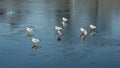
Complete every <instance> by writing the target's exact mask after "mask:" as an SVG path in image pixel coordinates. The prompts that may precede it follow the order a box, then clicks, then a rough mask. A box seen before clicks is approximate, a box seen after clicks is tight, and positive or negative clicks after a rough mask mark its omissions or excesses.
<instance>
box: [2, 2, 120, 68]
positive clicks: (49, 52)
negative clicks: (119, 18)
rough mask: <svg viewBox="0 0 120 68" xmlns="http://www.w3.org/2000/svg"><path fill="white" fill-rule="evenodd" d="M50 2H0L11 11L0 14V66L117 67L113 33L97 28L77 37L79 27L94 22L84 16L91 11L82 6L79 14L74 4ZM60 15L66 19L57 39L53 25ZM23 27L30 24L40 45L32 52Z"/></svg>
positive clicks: (117, 50)
mask: <svg viewBox="0 0 120 68" xmlns="http://www.w3.org/2000/svg"><path fill="white" fill-rule="evenodd" d="M51 3H52V2H51ZM51 3H49V4H48V3H40V4H39V3H27V4H23V3H21V2H18V3H17V4H16V3H14V5H16V6H12V5H13V3H12V5H11V3H9V4H7V6H6V5H3V4H4V3H1V4H0V5H2V7H1V8H5V11H6V10H7V11H12V12H13V13H11V12H8V13H7V14H6V13H3V14H2V15H0V22H1V23H0V39H1V40H0V68H33V67H35V68H39V67H41V68H80V67H82V68H119V67H120V59H119V58H120V48H119V46H120V42H119V41H120V39H118V38H116V37H115V38H114V36H112V35H116V33H115V34H114V33H113V34H111V35H109V32H107V31H105V32H104V33H103V32H102V30H101V32H100V31H99V30H98V31H97V34H96V35H95V36H90V35H88V36H87V38H86V40H84V41H83V40H81V39H80V32H79V28H80V27H85V28H86V29H87V30H89V24H90V23H91V22H95V20H94V17H91V16H90V15H88V14H89V13H91V14H93V12H92V11H94V10H89V9H87V8H86V9H84V10H82V12H81V13H79V11H80V9H77V8H78V6H80V5H79V4H77V3H76V4H73V3H70V4H66V5H64V6H65V7H66V8H62V6H55V5H56V4H54V3H52V4H51ZM11 6H12V7H11ZM70 6H71V8H70ZM68 7H69V8H68ZM85 7H89V5H87V6H85ZM79 8H82V7H79ZM89 8H90V7H89ZM86 10H87V11H86ZM90 11H91V12H90ZM88 12H89V13H88ZM87 13H88V14H87ZM79 14H80V16H79ZM93 15H94V14H93ZM62 16H66V17H67V18H69V24H68V26H67V27H66V28H65V30H64V31H63V36H62V40H61V41H59V42H58V41H57V40H56V38H55V30H54V26H56V25H60V23H61V21H62V20H61V18H62ZM91 18H92V21H91ZM96 25H99V24H96ZM27 26H31V27H33V29H34V31H33V32H32V35H33V36H34V37H37V38H39V39H41V41H40V42H39V43H37V45H38V46H41V48H38V49H37V50H35V51H33V50H32V47H33V45H34V44H33V43H32V41H31V39H29V38H28V37H27V33H26V31H25V28H26V27H27ZM101 27H102V28H103V26H101ZM112 28H114V27H112ZM98 29H100V26H99V28H98ZM108 31H109V29H108ZM113 32H114V29H113ZM88 34H89V31H88ZM111 36H112V37H111Z"/></svg>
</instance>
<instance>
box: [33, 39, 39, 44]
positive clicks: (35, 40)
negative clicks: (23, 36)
mask: <svg viewBox="0 0 120 68" xmlns="http://www.w3.org/2000/svg"><path fill="white" fill-rule="evenodd" d="M39 41H40V40H39V39H37V38H32V42H33V43H35V44H36V43H37V42H39Z"/></svg>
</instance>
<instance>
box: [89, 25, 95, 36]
mask: <svg viewBox="0 0 120 68" xmlns="http://www.w3.org/2000/svg"><path fill="white" fill-rule="evenodd" d="M90 29H91V30H90V35H95V34H96V31H95V29H96V26H95V25H92V24H91V25H90Z"/></svg>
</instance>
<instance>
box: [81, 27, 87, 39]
mask: <svg viewBox="0 0 120 68" xmlns="http://www.w3.org/2000/svg"><path fill="white" fill-rule="evenodd" d="M80 31H81V32H82V34H81V35H80V37H81V39H83V40H85V39H86V36H87V30H86V29H84V28H80Z"/></svg>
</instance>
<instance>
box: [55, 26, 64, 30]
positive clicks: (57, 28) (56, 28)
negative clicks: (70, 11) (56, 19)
mask: <svg viewBox="0 0 120 68" xmlns="http://www.w3.org/2000/svg"><path fill="white" fill-rule="evenodd" d="M62 29H63V28H62V27H60V26H55V30H57V31H59V30H62Z"/></svg>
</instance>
